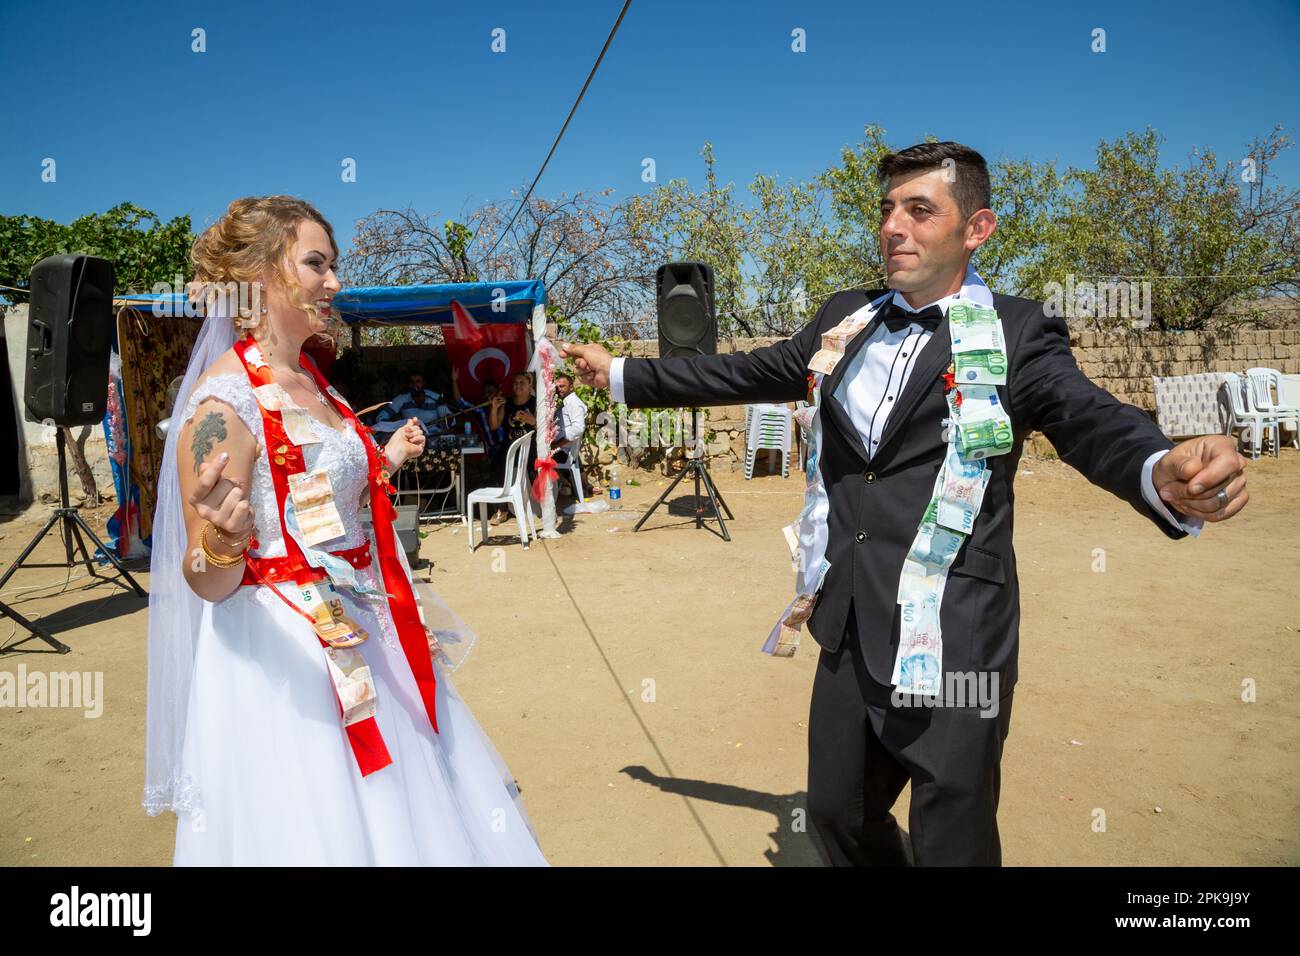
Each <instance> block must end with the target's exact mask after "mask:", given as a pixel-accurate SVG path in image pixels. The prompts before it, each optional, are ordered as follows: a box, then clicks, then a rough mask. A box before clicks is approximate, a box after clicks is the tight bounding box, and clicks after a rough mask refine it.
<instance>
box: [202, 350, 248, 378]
mask: <svg viewBox="0 0 1300 956" xmlns="http://www.w3.org/2000/svg"><path fill="white" fill-rule="evenodd" d="M245 374H246V373H245V371H244V363H243V362H241V361H240V360H239V356H238V355H236V354H235V350H234V349H226V350H225V351H224V352H222V353H221V354H220V355H218V356H217V359H216V361H215V362H213V363H212V364H211V365H209V366H208V367H207V368H205V369H204V370H203V373H202V374H201V375H200V376H199V377H198V379H197V380H196V381H195V383H194V384H195V385H198V384H199V383H201V382H206V381H207V380H208V379H210V378H212V377H213V376H216V375H245Z"/></svg>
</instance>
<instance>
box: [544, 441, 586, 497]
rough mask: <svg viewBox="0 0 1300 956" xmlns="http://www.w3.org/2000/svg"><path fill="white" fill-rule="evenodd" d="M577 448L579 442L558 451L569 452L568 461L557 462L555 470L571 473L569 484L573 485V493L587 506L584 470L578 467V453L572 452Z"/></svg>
mask: <svg viewBox="0 0 1300 956" xmlns="http://www.w3.org/2000/svg"><path fill="white" fill-rule="evenodd" d="M577 447H578V444H577V442H572V443H570V444H568V445H566V446H565V447H563V448H560V449H557V451H563V452H567V455H566V456H565V457H566V458H567V459H568V460H567V461H557V462H556V463H555V470H556V471H567V472H568V473H569V482H570V483H571V484H572V485H573V491H574V493H575V494H576V495H577V496H578V503H579V504H584V505H585V504H586V503H587V498H586V496H585V494H584V493H583V490H582V469H581V468H579V467H578V453H577V452H576V451H573V450H571V449H575V448H577ZM551 457H552V458H554V457H555V452H552V453H551Z"/></svg>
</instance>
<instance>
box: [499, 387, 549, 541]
mask: <svg viewBox="0 0 1300 956" xmlns="http://www.w3.org/2000/svg"><path fill="white" fill-rule="evenodd" d="M510 386H511V395H510V397H509V398H506V397H505V396H503V395H497V396H496V397H495V398H493V400H492V404H491V405H490V406H488V407H489V408H491V409H492V414H491V415H490V416H489V417H488V423H489V427H491V428H494V429H497V428H499V429H502V430H503V431H504V432H505V439H504V441H502V442H501V444H500V445H498V446H497V450H496V456H495V457H494V458H493V460H492V466H493V475H494V477H495V478H496V482H497V485H501V484H503V483H504V482H505V476H506V452H507V451H508V450H509V448H510V446H511V445H512V444H513V443H514V441H515V439H517V438H519V437H520V436H522V435H524V434H525V433H527V432H529V431H536V429H537V398H536V396H534V395H533V377H532V376H531V375H529V374H528V373H527V372H515V374H514V375H513V376H512V377H511V379H510ZM536 460H537V442H536V441H535V440H534V441H531V442H529V443H528V459H527V470H526V471H525V473H524V478H525V481H527V482H531V481H532V480H533V477H534V476H535V475H536V472H535V471H534V470H533V462H535V461H536ZM509 517H510V511H509V509H507V508H505V507H501V508H498V509H497V512H496V513H495V514H494V515H492V517H491V519H490V520H491V522H492V523H493V524H500V523H501V522H503V521H505V520H506V519H507V518H509Z"/></svg>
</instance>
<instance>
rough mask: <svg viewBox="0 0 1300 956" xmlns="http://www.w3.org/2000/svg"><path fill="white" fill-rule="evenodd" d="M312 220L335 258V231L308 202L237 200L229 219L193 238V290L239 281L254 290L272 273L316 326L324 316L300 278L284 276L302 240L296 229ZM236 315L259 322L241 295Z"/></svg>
mask: <svg viewBox="0 0 1300 956" xmlns="http://www.w3.org/2000/svg"><path fill="white" fill-rule="evenodd" d="M308 219H309V220H311V221H312V222H315V223H317V224H318V225H319V226H320V227H321V228H322V229H324V230H325V234H326V235H327V236H329V240H330V246H331V248H332V250H333V252H334V255H335V256H336V257H337V256H338V252H339V247H338V243H337V242H335V240H334V227H333V226H331V225H330V224H329V221H328V220H327V219H326V218H325V217H324V216H322V215H321V214H320V210H318V209H317V208H316V207H315V206H313V205H312V204H311V203H309V202H307V201H306V200H305V199H298V198H296V197H294V196H245V197H244V198H242V199H236V200H235V201H234V202H232V203H231V204H230V205H229V206H228V207H226V212H225V215H223V216H222V217H221V218H220V219H218V220H217V221H216V222H214V223H213V224H212V225H211V226H209V227H208V228H207V229H206V230H204V232H203V234H202V235H201V236H199V237H198V238H197V239H196V240H194V245H193V246H192V247H191V249H190V261H191V262H193V263H194V284H195V286H202V285H205V284H208V283H211V284H214V285H218V286H228V285H229V284H230V283H238V284H239V287H240V288H252V283H255V282H259V281H260V280H261V278H262V275H263V274H264V273H266V272H270V273H271V275H272V277H273V278H274V281H276V282H277V283H278V284H279V285H280V287H281V289H283V290H284V292H285V294H286V296H287V298H288V299H289V301H290V302H291V303H292V304H293V305H294V306H295V307H296V308H298V309H301V310H302V311H303V312H305V313H306V314H307V318H308V320H309V321H310V322H314V321H315V320H317V319H318V318H319V317H320V309H318V308H317V307H316V304H315V303H314V302H307V301H305V299H304V298H303V296H302V294H301V290H302V286H301V285H299V284H298V280H297V278H296V277H294V276H291V275H286V274H285V271H284V260H285V257H286V256H287V255H288V254H289V252H290V250H291V249H292V247H293V244H294V242H295V241H296V240H297V238H298V225H299V224H300V223H301V222H303V221H304V220H308ZM245 284H247V285H245ZM193 288H194V287H193V286H192V289H193ZM232 312H236V313H237V314H239V315H243V316H245V317H248V318H252V319H259V318H261V316H259V315H257V314H255V313H253V312H252V311H251V310H250V309H249V308H248V307H247V300H246V299H244V298H243V297H242V296H241V297H240V301H239V306H238V308H237V309H232ZM236 321H237V320H236ZM259 331H264V327H263V326H262V325H261V324H260V323H259V324H258V325H257V326H255V327H254V332H253V334H254V335H257V333H258V332H259Z"/></svg>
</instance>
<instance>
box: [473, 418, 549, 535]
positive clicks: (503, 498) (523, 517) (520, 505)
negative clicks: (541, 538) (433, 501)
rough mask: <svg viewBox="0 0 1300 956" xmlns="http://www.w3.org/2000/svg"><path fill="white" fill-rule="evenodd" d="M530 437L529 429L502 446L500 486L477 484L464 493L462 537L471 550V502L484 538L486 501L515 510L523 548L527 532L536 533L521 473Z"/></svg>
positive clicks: (525, 483) (488, 503)
mask: <svg viewBox="0 0 1300 956" xmlns="http://www.w3.org/2000/svg"><path fill="white" fill-rule="evenodd" d="M532 440H533V433H532V432H531V431H530V432H527V433H525V434H524V435H521V436H520V437H519V438H516V439H515V440H514V441H513V442H511V444H510V447H509V448H508V449H506V471H505V475H504V478H505V484H503V485H502V486H501V487H500V488H477V489H475V490H474V491H471V492H470V493H469V494H468V495H467V496H466V497H465V530H466V531H467V532H468V534H467V535H466V537H467V538H468V539H469V550H470V553H471V554H473V553H474V549H475V548H476V547H478V544H479V542H478V541H477V540H476V536H475V534H474V506H475V505H478V515H479V522H480V526H481V529H482V533H483V541H484V542H486V541H487V539H488V514H487V512H488V505H508V506H509V507H510V510H511V511H513V512H514V513H515V522H516V523H517V524H518V525H519V543H520V544H522V545H523V546H524V548H525V549H526V548H527V547H528V542H529V540H530V536H531V537H532V538H535V537H537V528H536V526H535V525H534V524H533V509H532V506H531V503H530V501H529V498H528V491H527V488H528V476H527V475H526V474H524V472H525V470H526V465H527V462H528V447H529V445H530V444H531V443H532ZM525 522H527V524H526V525H525Z"/></svg>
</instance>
